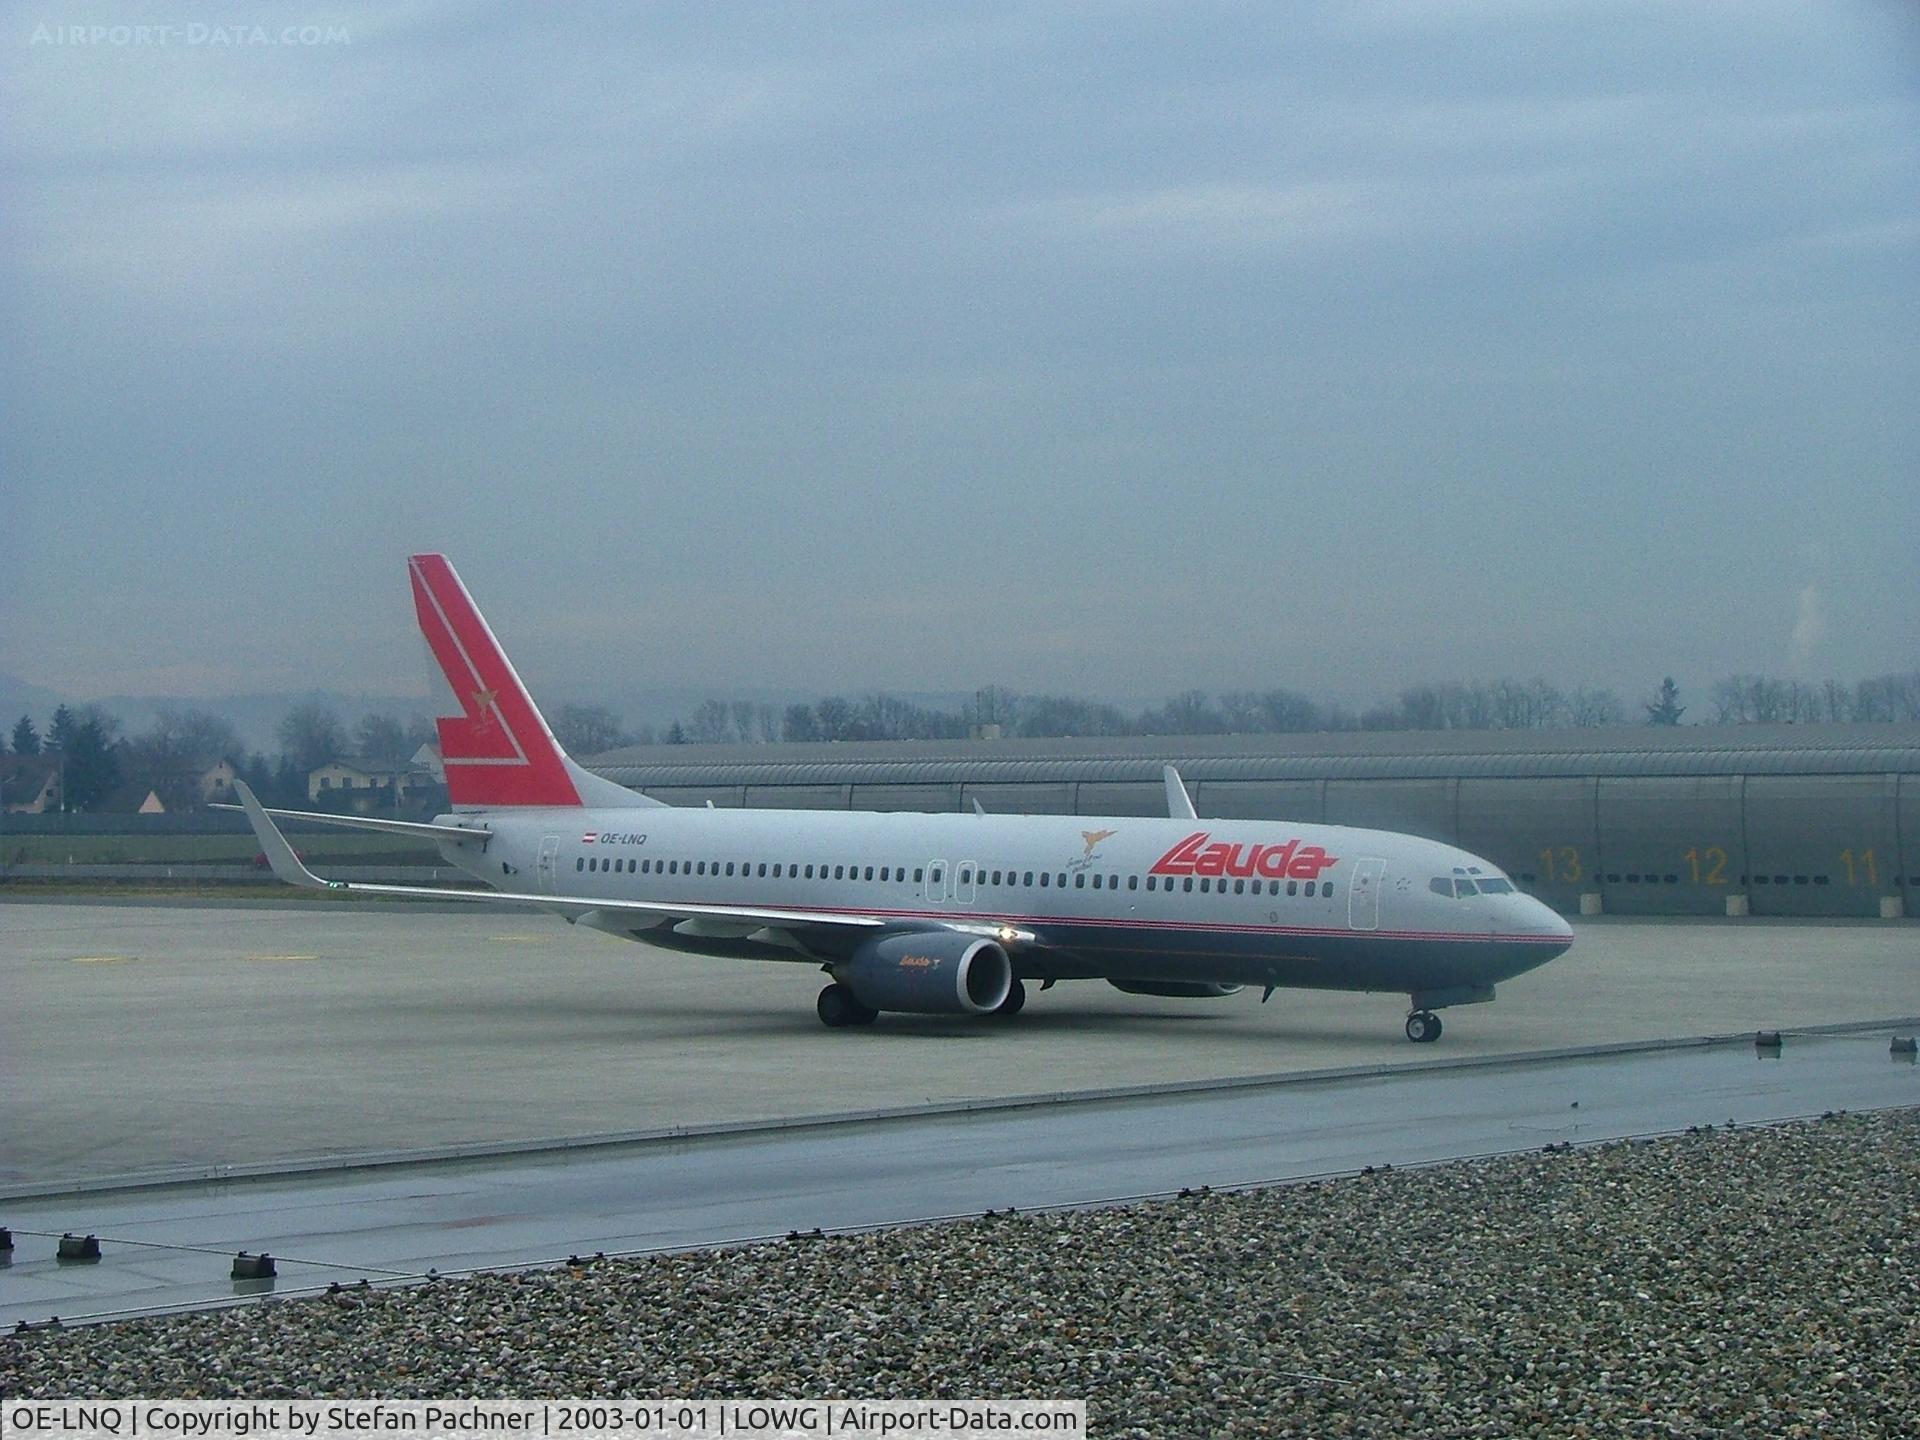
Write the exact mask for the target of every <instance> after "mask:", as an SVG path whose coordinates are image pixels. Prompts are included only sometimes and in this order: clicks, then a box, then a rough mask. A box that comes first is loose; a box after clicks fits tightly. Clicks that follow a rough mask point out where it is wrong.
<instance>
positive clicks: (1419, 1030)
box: [1407, 1010, 1440, 1045]
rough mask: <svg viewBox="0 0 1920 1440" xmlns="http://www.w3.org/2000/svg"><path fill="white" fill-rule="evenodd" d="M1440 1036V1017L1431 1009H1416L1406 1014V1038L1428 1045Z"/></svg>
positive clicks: (1417, 1043) (1418, 1043)
mask: <svg viewBox="0 0 1920 1440" xmlns="http://www.w3.org/2000/svg"><path fill="white" fill-rule="evenodd" d="M1439 1038H1440V1017H1439V1016H1438V1015H1436V1014H1434V1013H1433V1012H1432V1011H1431V1010H1416V1011H1414V1012H1413V1013H1412V1014H1411V1015H1409V1016H1407V1039H1409V1040H1411V1041H1413V1043H1414V1044H1416V1045H1429V1044H1432V1043H1433V1042H1434V1041H1435V1040H1438V1039H1439Z"/></svg>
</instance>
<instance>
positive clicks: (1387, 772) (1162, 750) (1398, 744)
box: [590, 724, 1920, 788]
mask: <svg viewBox="0 0 1920 1440" xmlns="http://www.w3.org/2000/svg"><path fill="white" fill-rule="evenodd" d="M1169 763H1171V764H1174V765H1177V766H1179V767H1180V771H1181V773H1182V774H1183V775H1185V776H1186V777H1187V778H1188V779H1190V780H1215V781H1224V780H1323V779H1332V780H1349V779H1353V780H1373V779H1423V778H1433V777H1449V776H1492V777H1521V776H1593V775H1635V776H1651V775H1678V776H1689V775H1846V774H1893V773H1906V774H1916V773H1920V724H1887V725H1676V726H1652V725H1643V726H1621V727H1618V728H1611V729H1592V730H1441V731H1427V730H1421V731H1383V730H1372V731H1340V732H1334V733H1321V734H1303V735H1292V734H1284V735H1129V736H1116V737H1097V738H1094V737H1089V738H1074V737H1069V738H1066V739H1049V740H1024V739H1001V740H893V741H835V742H828V743H813V744H795V745H787V744H777V745H649V746H636V747H631V748H628V749H624V750H614V751H609V752H607V753H606V754H603V755H598V756H595V757H593V758H592V760H591V761H590V764H591V768H593V769H594V770H596V771H598V772H600V773H601V774H603V775H605V776H607V777H608V778H610V779H612V780H615V781H618V782H619V783H621V784H623V785H629V786H634V787H637V788H646V787H651V786H675V785H678V786H706V785H882V784H885V785H902V784H916V783H918V784H951V783H953V782H956V781H959V782H971V783H974V784H983V785H985V784H1032V783H1042V782H1055V783H1058V782H1061V781H1093V782H1106V783H1119V782H1127V781H1156V782H1157V781H1158V780H1159V778H1160V767H1161V766H1162V765H1166V764H1169Z"/></svg>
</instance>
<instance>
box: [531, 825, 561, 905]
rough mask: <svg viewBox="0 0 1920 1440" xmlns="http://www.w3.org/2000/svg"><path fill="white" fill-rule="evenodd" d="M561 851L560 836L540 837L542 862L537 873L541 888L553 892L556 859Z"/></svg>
mask: <svg viewBox="0 0 1920 1440" xmlns="http://www.w3.org/2000/svg"><path fill="white" fill-rule="evenodd" d="M559 853H560V837H559V836H558V835H542V836H541V837H540V864H539V866H538V868H537V872H536V873H537V874H538V875H539V877H540V888H541V889H542V890H545V891H547V892H548V893H552V891H553V888H554V884H553V869H554V859H555V857H556V856H558V855H559Z"/></svg>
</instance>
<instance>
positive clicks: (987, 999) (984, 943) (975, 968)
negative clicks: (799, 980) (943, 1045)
mask: <svg viewBox="0 0 1920 1440" xmlns="http://www.w3.org/2000/svg"><path fill="white" fill-rule="evenodd" d="M834 978H835V979H836V980H838V981H839V982H840V983H841V984H843V985H845V986H846V987H847V988H848V989H849V990H851V991H853V993H854V996H855V997H856V998H857V999H858V1000H859V1001H860V1003H861V1004H862V1005H866V1006H868V1007H870V1008H872V1009H874V1010H904V1011H906V1012H908V1013H910V1014H914V1015H984V1014H985V1013H986V1012H987V1011H989V1010H997V1009H998V1008H999V1007H1000V1005H1001V1002H1003V1001H1004V1000H1005V999H1006V998H1007V992H1008V991H1010V990H1011V989H1012V988H1013V963H1012V962H1011V961H1010V960H1008V959H1007V952H1006V951H1005V950H1003V949H1001V948H1000V947H999V946H998V945H996V944H995V943H994V942H993V941H991V940H981V939H978V938H976V937H975V936H972V935H956V934H954V933H952V932H951V931H939V930H929V931H919V932H915V933H914V934H910V935H888V936H885V937H884V938H882V939H879V940H869V941H868V942H867V943H866V944H864V945H862V946H861V947H860V948H859V949H858V950H856V951H854V952H853V958H852V959H851V960H849V961H847V963H846V964H845V965H842V966H840V967H838V968H837V969H836V970H835V971H834Z"/></svg>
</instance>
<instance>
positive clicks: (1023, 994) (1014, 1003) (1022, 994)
mask: <svg viewBox="0 0 1920 1440" xmlns="http://www.w3.org/2000/svg"><path fill="white" fill-rule="evenodd" d="M1026 1003H1027V987H1026V986H1024V985H1022V984H1021V983H1020V977H1019V976H1018V975H1016V976H1014V977H1013V983H1012V984H1011V985H1009V986H1008V987H1007V998H1006V999H1004V1000H1002V1001H1001V1002H1000V1003H999V1005H998V1006H996V1007H995V1008H994V1012H993V1013H994V1014H995V1015H998V1016H999V1017H1000V1018H1001V1019H1002V1020H1005V1019H1007V1018H1009V1017H1011V1016H1014V1015H1018V1014H1019V1013H1020V1011H1021V1009H1022V1008H1023V1007H1024V1006H1025V1005H1026Z"/></svg>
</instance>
